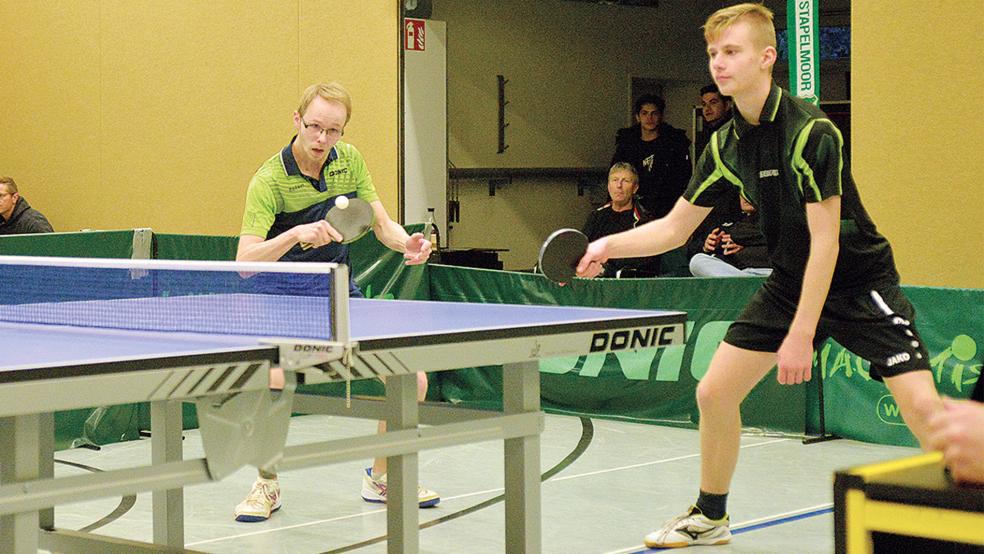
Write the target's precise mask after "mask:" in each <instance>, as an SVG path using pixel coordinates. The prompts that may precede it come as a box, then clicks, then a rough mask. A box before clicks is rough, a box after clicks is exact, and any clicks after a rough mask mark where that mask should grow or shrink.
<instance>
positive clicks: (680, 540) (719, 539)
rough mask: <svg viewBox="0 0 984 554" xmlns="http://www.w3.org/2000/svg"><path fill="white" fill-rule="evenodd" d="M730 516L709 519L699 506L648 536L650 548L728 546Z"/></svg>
mask: <svg viewBox="0 0 984 554" xmlns="http://www.w3.org/2000/svg"><path fill="white" fill-rule="evenodd" d="M728 525H729V521H728V516H724V517H723V518H721V519H708V518H707V517H706V516H704V514H702V513H701V511H700V510H699V509H698V508H697V506H691V507H690V510H688V511H687V512H686V513H685V514H682V515H679V516H677V517H675V518H673V519H671V520H670V521H667V522H666V524H665V525H663V527H662V528H661V529H660V530H658V531H653V532H652V533H649V534H648V535H646V538H645V543H646V546H648V547H649V548H681V547H684V546H696V545H702V544H704V545H706V544H726V543H728V542H730V541H731V529H730V528H729V527H728Z"/></svg>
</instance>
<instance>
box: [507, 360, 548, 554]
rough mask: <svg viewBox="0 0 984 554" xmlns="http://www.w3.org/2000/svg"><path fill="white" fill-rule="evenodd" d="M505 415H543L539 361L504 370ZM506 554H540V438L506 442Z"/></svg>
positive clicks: (523, 438) (512, 366)
mask: <svg viewBox="0 0 984 554" xmlns="http://www.w3.org/2000/svg"><path fill="white" fill-rule="evenodd" d="M502 401H503V402H502V404H503V411H504V412H505V413H506V414H507V415H509V414H517V413H523V412H539V411H540V368H539V363H538V362H536V361H532V362H522V363H515V364H506V365H505V366H504V367H503V368H502ZM505 480H506V552H510V553H513V552H523V553H538V552H540V551H541V549H542V546H543V545H542V542H543V541H542V538H541V534H540V533H541V531H540V435H534V436H527V437H519V438H515V439H506V440H505Z"/></svg>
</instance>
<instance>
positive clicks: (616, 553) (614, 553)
mask: <svg viewBox="0 0 984 554" xmlns="http://www.w3.org/2000/svg"><path fill="white" fill-rule="evenodd" d="M833 505H834V504H833V503H832V502H827V503H826V504H817V505H816V506H810V507H809V508H800V509H799V510H793V511H791V512H783V513H779V514H772V515H769V516H764V517H760V518H756V519H750V520H748V521H743V522H741V523H736V524H734V525H732V526H731V530H732V531H740V530H742V529H744V528H746V527H752V526H753V525H758V524H760V523H765V522H767V521H775V520H777V519H783V518H787V517H795V516H798V515H802V514H807V513H810V512H815V511H817V510H825V509H828V508H831V507H833ZM825 515H826V514H825ZM647 548H648V547H647V546H646V545H645V544H637V545H635V546H629V547H626V548H620V549H618V550H609V551H608V552H605V553H604V554H627V553H628V552H639V551H640V550H646V549H647Z"/></svg>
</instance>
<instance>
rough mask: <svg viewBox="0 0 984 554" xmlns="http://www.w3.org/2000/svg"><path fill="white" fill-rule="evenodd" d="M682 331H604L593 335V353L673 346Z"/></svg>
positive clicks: (672, 329) (657, 329)
mask: <svg viewBox="0 0 984 554" xmlns="http://www.w3.org/2000/svg"><path fill="white" fill-rule="evenodd" d="M680 331H681V329H680V328H679V327H675V326H668V327H651V328H649V329H625V330H622V331H603V332H599V333H595V334H593V335H591V350H590V351H591V352H604V351H608V350H611V351H617V350H636V349H638V348H654V347H657V346H669V345H671V344H673V339H674V337H675V336H676V333H679V332H680Z"/></svg>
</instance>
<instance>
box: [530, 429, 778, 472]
mask: <svg viewBox="0 0 984 554" xmlns="http://www.w3.org/2000/svg"><path fill="white" fill-rule="evenodd" d="M790 440H793V439H776V440H771V441H766V442H758V443H755V444H746V445H744V446H741V447H740V448H756V447H759V446H768V445H770V444H776V443H779V442H786V441H790ZM699 457H700V453H699V452H698V453H696V454H687V455H684V456H677V457H675V458H664V459H662V460H654V461H652V462H642V463H639V464H632V465H628V466H621V467H612V468H608V469H599V470H598V471H589V472H587V473H578V474H575V475H565V476H564V477H553V478H551V479H550V481H549V482H551V483H552V482H554V481H566V480H568V479H578V478H580V477H590V476H592V475H601V474H602V473H611V472H613V471H623V470H626V469H636V468H640V467H646V466H655V465H660V464H667V463H670V462H678V461H680V460H689V459H692V458H699Z"/></svg>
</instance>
